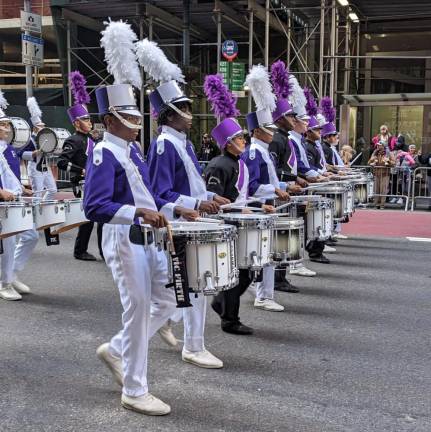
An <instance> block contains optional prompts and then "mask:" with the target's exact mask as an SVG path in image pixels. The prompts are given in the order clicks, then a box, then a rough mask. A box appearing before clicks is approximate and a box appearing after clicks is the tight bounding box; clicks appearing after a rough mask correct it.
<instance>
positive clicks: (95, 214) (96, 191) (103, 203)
mask: <svg viewBox="0 0 431 432" xmlns="http://www.w3.org/2000/svg"><path fill="white" fill-rule="evenodd" d="M102 152H103V153H102ZM96 156H97V158H96ZM93 160H94V161H97V162H96V163H97V164H96V163H94V161H93ZM116 166H119V163H118V161H117V160H116V159H115V157H114V156H113V155H112V154H111V153H110V152H109V151H103V149H99V152H98V153H96V150H95V151H94V153H93V154H92V155H91V154H90V155H89V157H88V164H87V178H86V182H85V194H84V212H85V216H86V217H87V219H89V220H90V221H93V222H99V223H111V224H121V225H132V224H133V222H134V219H135V214H136V211H137V208H136V207H135V206H133V205H128V204H121V203H117V202H114V201H113V196H114V187H115V170H116ZM119 168H120V169H121V167H119Z"/></svg>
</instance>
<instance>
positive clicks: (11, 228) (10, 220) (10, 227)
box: [0, 203, 33, 238]
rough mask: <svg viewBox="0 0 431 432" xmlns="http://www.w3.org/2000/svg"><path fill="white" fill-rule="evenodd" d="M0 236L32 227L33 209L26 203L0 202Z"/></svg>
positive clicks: (7, 235) (8, 235)
mask: <svg viewBox="0 0 431 432" xmlns="http://www.w3.org/2000/svg"><path fill="white" fill-rule="evenodd" d="M0 226H1V228H0V238H6V237H10V236H12V235H15V234H18V233H20V232H23V231H27V230H30V229H32V228H33V209H32V206H31V204H28V203H0Z"/></svg>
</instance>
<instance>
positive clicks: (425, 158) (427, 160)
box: [418, 151, 431, 210]
mask: <svg viewBox="0 0 431 432" xmlns="http://www.w3.org/2000/svg"><path fill="white" fill-rule="evenodd" d="M418 162H419V163H421V164H422V165H424V166H425V167H426V168H428V170H427V180H428V181H427V186H428V196H430V197H431V151H429V152H428V153H426V154H422V152H421V151H419V153H418ZM428 210H431V201H430V202H429V205H428Z"/></svg>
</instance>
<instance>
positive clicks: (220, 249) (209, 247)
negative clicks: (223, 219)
mask: <svg viewBox="0 0 431 432" xmlns="http://www.w3.org/2000/svg"><path fill="white" fill-rule="evenodd" d="M172 233H173V236H174V239H175V237H178V236H180V237H185V238H186V240H187V245H186V266H187V278H188V281H189V287H190V288H191V289H192V290H193V291H194V292H200V293H203V294H204V295H211V294H216V293H217V292H218V291H225V290H228V289H231V288H233V287H234V286H236V285H238V269H237V261H236V239H237V235H236V229H235V227H233V226H230V225H223V224H215V223H197V222H172ZM168 261H169V262H170V260H168ZM170 272H171V275H172V269H170Z"/></svg>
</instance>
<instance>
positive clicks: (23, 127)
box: [6, 117, 31, 150]
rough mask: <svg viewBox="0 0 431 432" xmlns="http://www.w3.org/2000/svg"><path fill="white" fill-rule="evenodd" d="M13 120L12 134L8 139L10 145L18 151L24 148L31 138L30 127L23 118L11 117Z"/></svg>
mask: <svg viewBox="0 0 431 432" xmlns="http://www.w3.org/2000/svg"><path fill="white" fill-rule="evenodd" d="M9 118H10V120H11V132H10V135H9V136H8V138H7V140H6V141H7V142H8V144H12V146H13V147H14V148H16V149H18V150H19V149H22V148H24V147H25V146H26V145H27V144H28V142H29V140H30V137H31V128H30V125H29V124H28V123H27V122H26V121H25V120H24V119H23V118H21V117H9Z"/></svg>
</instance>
